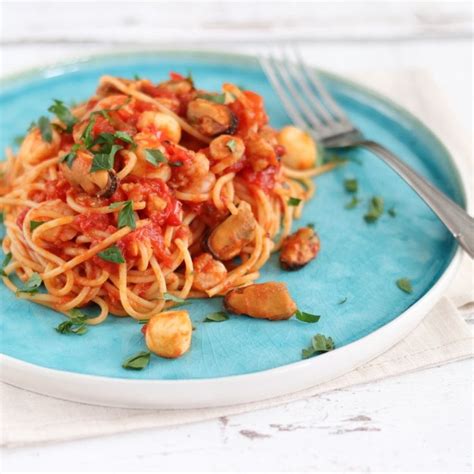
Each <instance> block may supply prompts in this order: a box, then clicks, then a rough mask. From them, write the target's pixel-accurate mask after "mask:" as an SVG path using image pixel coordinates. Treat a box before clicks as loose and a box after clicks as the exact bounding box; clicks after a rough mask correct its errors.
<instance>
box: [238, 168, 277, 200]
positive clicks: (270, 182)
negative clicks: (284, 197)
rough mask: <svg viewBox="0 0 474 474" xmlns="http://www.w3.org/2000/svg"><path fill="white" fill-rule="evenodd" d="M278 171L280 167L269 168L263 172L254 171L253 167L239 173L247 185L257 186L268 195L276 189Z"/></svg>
mask: <svg viewBox="0 0 474 474" xmlns="http://www.w3.org/2000/svg"><path fill="white" fill-rule="evenodd" d="M278 171H279V167H277V166H269V167H268V168H265V169H264V170H263V171H254V170H253V169H252V167H246V168H245V169H243V170H242V171H241V172H240V173H239V176H240V177H241V178H242V179H244V180H245V181H247V183H249V184H253V185H256V186H258V187H259V188H260V189H262V190H263V191H265V192H266V193H269V192H270V191H272V190H273V188H274V187H275V183H276V174H277V173H278Z"/></svg>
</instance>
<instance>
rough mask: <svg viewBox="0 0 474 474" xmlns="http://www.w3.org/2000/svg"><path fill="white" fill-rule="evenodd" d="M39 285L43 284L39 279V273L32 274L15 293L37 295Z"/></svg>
mask: <svg viewBox="0 0 474 474" xmlns="http://www.w3.org/2000/svg"><path fill="white" fill-rule="evenodd" d="M41 283H43V280H42V279H41V277H40V275H39V273H36V272H34V273H32V274H31V276H30V278H28V281H27V282H26V283H25V284H24V285H23V287H22V288H20V289H19V290H18V291H17V292H16V293H17V295H18V294H19V293H30V294H34V293H38V288H39V287H40V285H41Z"/></svg>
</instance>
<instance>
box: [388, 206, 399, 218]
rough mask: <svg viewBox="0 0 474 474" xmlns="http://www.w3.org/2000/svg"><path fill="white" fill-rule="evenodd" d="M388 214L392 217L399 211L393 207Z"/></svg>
mask: <svg viewBox="0 0 474 474" xmlns="http://www.w3.org/2000/svg"><path fill="white" fill-rule="evenodd" d="M387 214H388V215H389V216H390V217H396V215H397V211H396V210H395V208H394V207H391V208H390V209H389V210H388V211H387Z"/></svg>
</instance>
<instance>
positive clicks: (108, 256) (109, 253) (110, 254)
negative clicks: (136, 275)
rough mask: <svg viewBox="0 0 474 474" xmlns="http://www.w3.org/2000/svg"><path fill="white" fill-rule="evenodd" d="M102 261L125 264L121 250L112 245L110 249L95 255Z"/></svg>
mask: <svg viewBox="0 0 474 474" xmlns="http://www.w3.org/2000/svg"><path fill="white" fill-rule="evenodd" d="M97 255H98V256H99V257H100V258H101V259H102V260H105V261H107V262H112V263H125V259H124V258H123V255H122V252H121V250H120V249H119V248H118V247H117V246H116V245H112V246H111V247H109V248H107V249H105V250H102V252H99V253H98V254H97Z"/></svg>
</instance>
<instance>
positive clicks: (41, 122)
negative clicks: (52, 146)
mask: <svg viewBox="0 0 474 474" xmlns="http://www.w3.org/2000/svg"><path fill="white" fill-rule="evenodd" d="M38 128H39V130H40V133H41V138H42V139H43V140H44V141H45V142H48V143H51V142H52V141H53V127H51V122H50V121H49V118H48V117H45V116H42V117H40V118H39V119H38Z"/></svg>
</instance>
